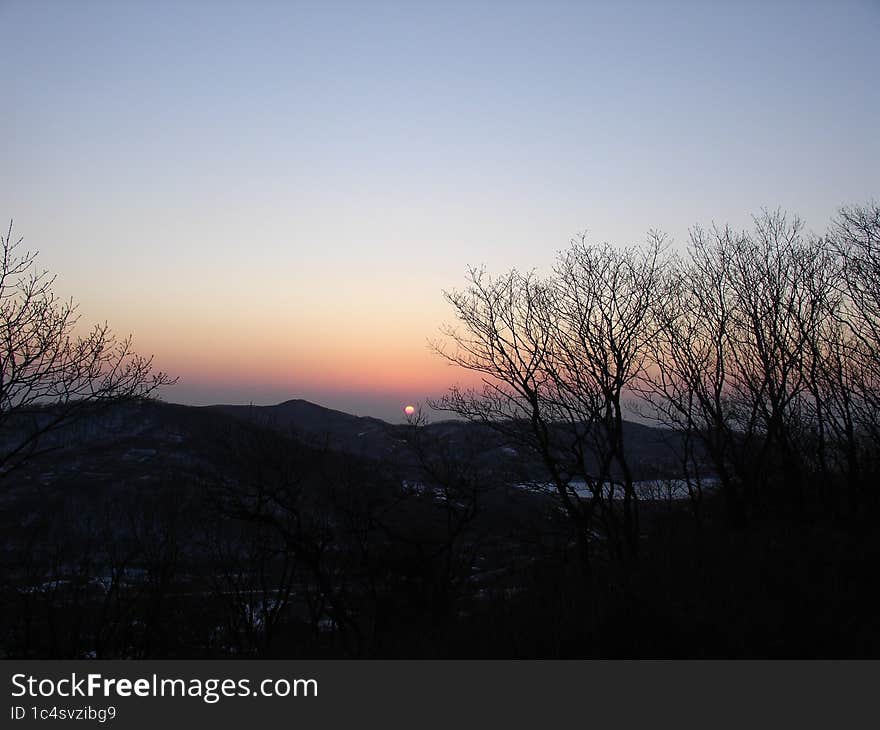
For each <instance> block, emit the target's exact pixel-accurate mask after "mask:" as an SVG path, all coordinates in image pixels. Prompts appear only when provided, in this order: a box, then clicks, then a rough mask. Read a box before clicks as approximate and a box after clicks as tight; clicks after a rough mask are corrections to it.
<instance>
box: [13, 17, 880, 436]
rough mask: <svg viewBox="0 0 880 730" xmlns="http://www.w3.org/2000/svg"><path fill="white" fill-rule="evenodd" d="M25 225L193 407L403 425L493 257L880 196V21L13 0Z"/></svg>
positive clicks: (819, 219)
mask: <svg viewBox="0 0 880 730" xmlns="http://www.w3.org/2000/svg"><path fill="white" fill-rule="evenodd" d="M0 28H2V29H3V38H4V41H3V55H4V61H3V63H2V64H0V92H2V97H0V98H2V99H3V108H4V111H3V113H2V114H0V171H2V174H0V219H6V220H8V219H14V221H15V231H16V233H17V234H18V235H20V236H23V237H24V239H25V242H24V245H26V246H27V247H29V248H30V249H33V250H39V252H40V256H39V261H40V263H41V265H42V266H43V267H45V268H47V269H49V270H51V271H52V272H54V273H57V275H58V279H57V281H56V285H55V288H56V291H57V292H58V293H59V294H60V295H62V296H65V297H67V296H72V297H74V299H75V300H76V301H78V302H79V305H80V313H81V315H82V321H83V323H93V322H103V321H105V320H106V321H107V322H108V323H109V324H110V326H111V327H112V328H113V329H114V330H115V331H117V332H119V333H120V334H128V333H131V334H132V335H133V337H134V343H135V347H136V349H138V350H139V351H140V352H143V353H145V354H152V355H154V357H155V363H156V364H157V365H158V366H159V367H160V368H161V369H162V370H165V371H167V372H169V373H171V374H172V375H176V376H179V378H180V380H179V382H178V384H177V385H175V386H174V387H173V388H172V389H170V390H168V391H167V392H165V393H164V394H163V395H164V397H165V398H166V399H167V400H170V401H174V402H181V403H190V404H197V405H198V404H208V403H218V402H225V403H251V402H253V403H256V404H269V403H277V402H280V401H283V400H287V399H289V398H307V399H309V400H313V401H315V402H318V403H321V404H323V405H327V406H330V407H334V408H339V409H341V410H345V411H348V412H352V413H357V414H360V415H373V416H378V417H381V418H386V419H388V420H400V418H402V408H403V406H404V405H406V404H408V403H419V402H422V401H424V400H425V398H426V397H428V396H437V395H440V394H442V393H443V392H444V391H445V390H446V388H448V387H449V386H450V385H453V384H464V385H467V384H468V383H470V382H471V380H469V379H468V377H467V376H466V374H463V373H461V372H459V371H457V370H455V369H454V368H452V367H451V366H449V365H447V364H446V363H445V362H443V361H442V359H441V358H439V357H438V356H437V355H435V354H433V353H432V352H431V350H430V349H429V347H428V344H427V343H428V341H429V340H430V339H433V338H436V337H437V336H438V334H439V328H440V326H441V325H442V324H443V323H445V322H450V321H451V314H452V313H451V310H450V309H449V307H448V305H447V304H446V303H445V301H444V299H443V294H442V292H443V290H449V289H453V288H455V287H460V286H463V285H464V284H465V274H466V271H467V267H468V266H469V265H481V264H484V265H486V266H487V267H488V268H489V269H490V270H493V271H503V270H506V269H508V268H510V267H513V266H516V267H520V268H526V269H527V268H533V267H537V268H539V269H541V268H543V267H548V266H549V265H550V264H552V261H553V258H554V256H555V253H556V252H557V251H558V250H560V249H562V248H564V247H565V246H566V245H567V243H568V241H569V240H570V239H571V238H572V237H573V236H575V235H577V234H579V233H580V232H583V231H586V232H588V235H589V237H590V238H591V239H593V240H597V241H610V242H612V243H614V244H619V245H625V244H631V243H636V242H640V241H643V240H644V239H645V236H646V233H647V231H648V230H649V229H661V230H663V231H665V232H667V233H668V234H669V235H670V236H671V237H672V238H673V240H674V241H676V242H679V244H681V243H683V242H684V241H686V239H687V232H688V228H689V227H690V226H692V225H694V224H695V223H703V224H709V223H711V222H712V221H716V222H719V223H724V222H730V223H731V224H733V225H735V226H737V227H742V226H746V225H748V223H749V220H750V216H751V214H753V213H756V212H758V211H759V210H760V209H761V208H762V207H767V208H776V207H780V206H781V207H783V208H785V209H787V210H789V211H792V212H794V213H798V214H800V215H801V216H802V217H803V218H804V219H805V220H806V222H807V224H808V227H810V228H812V229H813V230H816V231H821V230H823V229H824V227H825V225H826V224H827V221H828V219H829V218H830V217H831V216H832V215H833V214H834V212H835V210H836V209H837V208H838V207H839V206H840V205H842V204H846V203H860V202H866V201H868V200H870V199H877V198H880V134H878V130H880V94H878V93H877V74H878V70H880V43H877V38H878V36H880V2H878V1H876V0H861V1H858V0H852V1H848V0H835V1H833V2H832V1H830V0H829V1H828V2H824V3H822V2H810V1H809V0H806V1H801V2H781V1H780V2H772V1H771V2H720V1H719V2H709V1H705V0H704V1H702V2H664V3H656V2H631V3H628V2H613V3H612V2H601V3H599V2H597V3H591V2H587V1H586V0H582V1H581V2H552V1H546V0H545V1H541V2H516V1H515V0H512V1H510V2H478V1H472V2H462V3H456V2H442V3H438V2H432V3H418V2H352V3H343V2H329V1H328V2H314V3H298V2H294V1H293V0H290V1H289V2H270V1H268V0H264V1H262V2H259V1H258V2H247V3H246V2H238V3H223V2H195V1H191V2H155V1H153V2H145V1H144V2H136V1H135V0H128V1H127V2H121V3H120V2H89V1H88V0H83V1H82V2H76V3H72V2H62V1H61V0H57V1H56V2H42V1H40V0H27V1H24V2H16V1H10V0H0Z"/></svg>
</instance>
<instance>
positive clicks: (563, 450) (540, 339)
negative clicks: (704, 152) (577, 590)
mask: <svg viewBox="0 0 880 730" xmlns="http://www.w3.org/2000/svg"><path fill="white" fill-rule="evenodd" d="M663 243H664V239H663V237H662V236H661V235H652V236H651V238H650V241H649V243H648V245H647V246H644V247H641V248H631V249H625V250H617V249H614V248H612V247H611V246H608V245H605V246H593V245H591V244H589V243H588V242H587V241H586V239H585V238H581V239H580V240H576V241H574V242H573V243H572V246H571V247H570V249H569V250H567V251H565V252H563V253H561V254H560V256H559V258H558V260H557V264H556V266H555V268H554V271H553V275H552V276H551V277H549V278H547V279H541V278H539V277H537V276H536V275H535V274H534V273H525V274H524V273H521V272H518V271H516V270H514V271H510V272H509V273H507V274H505V275H502V276H500V277H498V278H493V277H491V276H489V275H488V274H486V272H485V271H483V270H481V269H472V270H471V271H470V277H469V278H470V285H469V286H468V288H467V289H465V290H463V291H453V292H449V293H447V294H446V298H447V300H448V301H449V303H450V304H451V305H452V306H453V308H454V311H455V316H456V318H457V319H458V321H459V323H460V327H448V328H446V329H445V330H444V333H445V335H446V337H447V340H446V342H441V343H436V344H435V349H436V351H437V352H438V353H439V354H440V355H442V356H443V357H445V358H447V359H448V360H449V361H451V362H452V363H454V364H456V365H458V366H460V367H463V368H465V369H468V370H471V371H474V372H477V373H480V374H481V375H482V380H483V387H482V389H481V390H467V391H464V390H460V389H452V390H451V391H450V393H449V394H447V395H446V396H445V397H443V398H442V399H440V400H439V401H436V402H434V403H432V405H433V406H434V407H436V408H439V409H442V410H447V411H452V412H455V413H457V414H459V415H461V416H463V417H465V418H467V419H469V420H472V421H477V422H481V423H485V424H487V425H489V426H491V427H492V428H494V429H495V430H497V431H499V432H500V433H502V434H504V435H505V436H506V437H507V438H509V439H511V440H512V441H513V442H515V443H517V444H518V445H519V446H521V447H523V448H524V449H525V450H526V451H527V452H530V453H531V454H532V455H533V456H535V457H536V459H537V460H538V461H539V462H540V463H541V464H542V466H543V468H544V476H543V477H542V478H543V479H545V480H547V481H549V483H550V484H551V485H552V487H553V488H554V490H555V492H556V494H557V495H558V497H559V499H560V501H561V503H562V506H563V508H564V509H565V511H566V513H567V515H568V516H569V518H570V519H571V521H572V523H573V524H574V526H575V529H576V535H577V539H578V544H579V549H580V553H581V559H582V564H583V566H584V567H585V569H586V570H587V572H589V571H590V563H591V560H592V555H593V553H594V552H595V546H596V544H597V543H603V544H604V545H605V546H606V547H607V553H608V554H609V555H610V556H613V557H617V558H621V557H623V558H626V557H634V556H635V555H636V554H637V551H638V536H639V524H638V503H637V495H636V493H635V489H634V485H633V476H632V470H631V468H630V465H629V463H628V461H627V458H626V451H625V448H624V429H623V422H624V407H623V398H624V396H625V393H626V392H627V389H629V388H630V387H631V386H632V384H633V382H634V381H635V379H636V378H637V377H638V376H639V374H640V372H641V371H642V369H643V368H644V367H645V365H646V356H647V344H648V342H649V341H650V340H651V339H652V336H653V328H654V324H653V319H652V311H653V307H652V302H653V299H654V298H655V297H656V296H658V295H659V294H660V292H661V291H662V288H661V286H660V284H661V283H662V282H661V270H662V262H663V256H662V253H663Z"/></svg>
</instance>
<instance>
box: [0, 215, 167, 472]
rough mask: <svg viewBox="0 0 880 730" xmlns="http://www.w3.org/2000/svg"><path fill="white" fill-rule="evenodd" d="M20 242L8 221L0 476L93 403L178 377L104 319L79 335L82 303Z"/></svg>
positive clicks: (0, 355) (1, 255)
mask: <svg viewBox="0 0 880 730" xmlns="http://www.w3.org/2000/svg"><path fill="white" fill-rule="evenodd" d="M21 242H22V239H20V238H19V239H17V240H13V234H12V223H10V224H9V229H8V231H7V234H6V236H5V237H4V236H0V478H2V477H3V476H5V475H6V474H8V473H9V472H10V471H12V470H13V469H15V468H16V467H18V466H20V465H22V464H23V463H24V462H25V461H26V460H27V459H29V458H31V457H32V456H34V455H36V454H37V453H40V452H41V451H42V450H43V449H45V448H48V445H47V442H46V440H45V439H44V437H45V436H46V435H47V434H48V433H49V432H51V431H54V430H56V429H58V428H59V427H61V426H64V425H66V424H68V423H70V422H71V421H72V420H74V419H75V418H77V417H79V416H81V415H82V414H84V413H85V412H87V410H88V409H89V408H91V407H94V406H95V405H97V404H103V403H108V402H112V401H118V400H120V399H124V398H143V397H147V396H149V395H150V394H152V393H154V392H155V391H156V389H157V388H159V387H160V386H164V385H169V384H171V383H173V382H175V381H174V379H172V378H170V377H169V376H168V375H167V374H165V373H164V372H155V371H154V370H153V361H152V358H150V357H144V356H142V355H138V354H137V353H135V352H134V351H133V349H132V342H131V337H126V338H122V339H120V338H118V337H117V336H116V335H115V334H114V333H113V332H112V331H111V330H110V328H109V327H108V325H107V324H106V323H105V324H102V325H96V326H94V327H93V328H92V329H91V331H89V332H87V333H86V334H78V329H79V315H78V313H77V305H76V304H74V302H73V301H72V300H68V301H62V300H60V299H59V298H58V297H57V295H56V294H55V293H54V291H53V285H54V283H55V277H54V276H52V275H50V274H49V272H47V271H45V270H40V269H38V268H37V266H36V256H37V254H36V253H34V252H26V251H22V250H21Z"/></svg>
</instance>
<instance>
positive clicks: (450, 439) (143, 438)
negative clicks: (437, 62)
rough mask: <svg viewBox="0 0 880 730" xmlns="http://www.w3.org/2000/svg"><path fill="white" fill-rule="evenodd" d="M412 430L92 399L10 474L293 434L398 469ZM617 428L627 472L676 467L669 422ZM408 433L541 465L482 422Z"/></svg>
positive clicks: (508, 469)
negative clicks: (99, 404)
mask: <svg viewBox="0 0 880 730" xmlns="http://www.w3.org/2000/svg"><path fill="white" fill-rule="evenodd" d="M260 434H265V435H266V436H267V437H268V436H270V435H271V436H272V438H264V437H263V436H260ZM8 436H9V434H7V437H8ZM412 436H413V433H412V431H411V427H410V426H407V425H393V424H389V423H386V422H385V421H382V420H381V419H378V418H369V417H360V416H354V415H351V414H349V413H344V412H342V411H337V410H333V409H330V408H324V407H323V406H320V405H317V404H315V403H310V402H309V401H305V400H289V401H285V402H284V403H279V404H278V405H274V406H237V405H214V406H203V407H194V406H185V405H178V404H172V403H163V402H158V401H144V402H134V403H132V402H129V403H120V404H117V405H115V406H111V407H108V408H103V409H96V410H95V411H94V412H93V413H90V414H89V415H88V416H87V417H86V418H83V419H81V420H79V421H77V422H76V423H74V424H72V425H70V426H68V427H66V428H64V429H60V430H58V431H56V432H54V433H52V434H50V435H49V436H47V437H46V438H45V440H44V442H42V447H43V448H45V449H47V450H48V453H46V454H45V455H44V456H42V457H40V458H38V459H35V460H34V461H33V463H31V464H29V466H27V467H26V468H24V469H22V470H21V471H19V472H17V473H16V475H15V476H11V475H10V478H11V480H12V483H13V484H14V483H18V484H20V485H22V486H23V485H24V484H27V483H30V484H38V483H40V484H50V483H52V484H55V485H56V486H59V487H60V486H62V485H63V484H69V485H72V484H80V483H91V484H94V485H97V484H98V483H105V484H107V485H111V484H120V483H135V482H139V483H141V484H143V483H150V482H156V481H175V480H177V479H178V478H179V477H182V476H184V475H190V476H192V477H193V478H201V477H204V476H206V475H213V477H212V478H215V477H216V478H220V477H222V476H223V475H225V474H229V473H230V471H231V470H234V468H235V463H236V459H240V458H241V456H242V454H244V453H245V451H248V450H251V451H252V450H253V448H254V445H257V446H258V448H260V449H266V448H281V449H287V448H290V447H291V446H292V445H294V444H300V445H302V447H303V448H304V449H305V451H304V452H303V453H304V454H305V453H309V454H313V455H314V456H310V457H308V458H319V457H318V456H317V455H318V454H321V453H324V454H326V453H328V452H338V453H341V454H345V455H348V456H350V457H352V458H355V459H358V460H365V462H364V463H373V464H376V463H377V462H383V463H385V464H386V465H388V464H391V465H394V467H395V468H396V469H399V470H400V471H401V472H402V473H404V474H407V473H410V472H413V473H415V472H416V471H417V470H418V466H417V464H418V459H419V457H418V454H417V450H414V449H412V448H410V445H409V444H408V439H409V438H411V437H412ZM625 437H626V443H627V450H628V454H629V457H630V464H631V467H632V469H633V475H634V477H635V478H637V479H644V478H653V477H655V476H658V475H676V474H677V463H676V458H675V448H674V445H675V441H676V439H677V437H676V435H675V434H673V432H671V431H668V430H665V429H659V428H652V427H649V426H645V425H641V424H636V423H627V424H625ZM417 441H418V444H419V448H421V449H422V450H423V452H428V453H430V454H431V455H432V457H433V458H441V459H442V458H446V457H447V456H448V457H452V458H454V459H456V460H458V459H464V460H465V461H469V462H471V463H473V464H475V465H478V466H479V467H480V468H488V469H489V470H491V471H492V472H493V473H496V474H499V475H500V474H501V473H508V474H512V475H513V474H518V475H520V476H523V475H526V476H529V478H532V477H531V475H535V476H534V478H540V477H539V476H538V475H539V474H540V473H541V472H542V469H541V467H540V465H539V464H538V463H537V462H536V461H535V459H534V458H533V457H531V456H529V455H528V454H526V453H522V452H521V449H518V448H517V447H516V445H515V444H512V443H510V442H508V441H506V440H505V438H504V437H503V436H502V435H500V434H498V433H497V432H496V431H495V430H494V429H492V428H490V427H489V426H486V425H482V424H474V423H468V422H465V421H454V420H444V421H439V422H437V423H433V424H429V425H428V426H426V427H424V428H423V429H422V430H421V431H420V432H419V436H418V439H417ZM2 443H3V440H2V439H0V446H2ZM270 444H273V445H270ZM321 458H323V457H321ZM512 478H517V477H515V476H513V477H512ZM6 483H7V485H10V482H9V481H7V482H6Z"/></svg>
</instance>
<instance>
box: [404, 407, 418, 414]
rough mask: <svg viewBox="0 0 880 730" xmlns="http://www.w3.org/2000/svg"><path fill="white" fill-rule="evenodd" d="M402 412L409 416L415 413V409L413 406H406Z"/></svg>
mask: <svg viewBox="0 0 880 730" xmlns="http://www.w3.org/2000/svg"><path fill="white" fill-rule="evenodd" d="M403 412H404V413H406V415H408V416H411V415H412V414H413V413H415V412H416V407H415V406H406V407H405V408H404V409H403Z"/></svg>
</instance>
